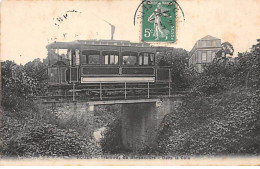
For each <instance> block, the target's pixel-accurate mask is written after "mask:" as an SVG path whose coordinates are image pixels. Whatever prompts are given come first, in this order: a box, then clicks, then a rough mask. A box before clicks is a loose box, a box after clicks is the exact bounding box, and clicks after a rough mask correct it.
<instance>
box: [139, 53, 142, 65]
mask: <svg viewBox="0 0 260 169" xmlns="http://www.w3.org/2000/svg"><path fill="white" fill-rule="evenodd" d="M139 65H143V56H142V55H140V56H139Z"/></svg>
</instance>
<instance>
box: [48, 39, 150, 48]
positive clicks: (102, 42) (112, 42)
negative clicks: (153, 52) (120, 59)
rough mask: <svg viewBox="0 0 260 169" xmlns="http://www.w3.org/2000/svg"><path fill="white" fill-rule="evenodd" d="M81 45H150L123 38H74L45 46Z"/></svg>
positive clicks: (68, 46)
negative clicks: (70, 40) (73, 39)
mask: <svg viewBox="0 0 260 169" xmlns="http://www.w3.org/2000/svg"><path fill="white" fill-rule="evenodd" d="M81 45H83V46H84V45H90V46H131V47H150V44H149V43H145V42H143V43H133V42H130V41H125V40H75V41H72V42H53V43H50V44H48V45H47V46H46V48H54V49H55V48H70V47H72V48H73V47H77V46H81Z"/></svg>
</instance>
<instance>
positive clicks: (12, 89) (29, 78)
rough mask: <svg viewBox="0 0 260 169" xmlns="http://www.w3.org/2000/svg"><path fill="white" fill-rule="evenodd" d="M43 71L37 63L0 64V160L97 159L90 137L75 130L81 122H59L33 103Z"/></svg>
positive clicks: (98, 151) (48, 112)
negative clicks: (38, 158) (40, 158)
mask: <svg viewBox="0 0 260 169" xmlns="http://www.w3.org/2000/svg"><path fill="white" fill-rule="evenodd" d="M44 67H45V66H44V65H43V64H42V63H41V62H40V61H39V60H35V61H33V62H29V63H28V64H26V65H25V66H22V65H16V64H15V63H14V62H11V61H6V62H2V64H1V73H2V74H1V75H2V76H1V80H2V86H1V87H2V90H1V91H2V93H1V94H2V102H1V108H2V110H1V129H0V138H1V145H0V152H1V156H2V157H7V158H8V157H40V156H43V157H48V156H52V157H53V156H55V157H77V158H85V157H88V156H91V157H95V156H97V155H100V154H101V150H100V149H99V148H98V147H97V146H96V145H95V143H94V140H93V138H92V136H87V135H86V134H85V133H83V132H82V128H79V127H75V125H78V124H80V125H82V123H85V122H84V121H82V120H83V119H80V121H79V120H78V118H77V119H73V118H71V119H68V120H62V119H61V118H59V117H57V116H56V114H55V113H53V112H50V111H48V110H47V109H42V107H39V105H37V103H36V102H35V96H36V95H37V94H39V93H41V92H44V87H43V86H44V84H45V78H44V76H45V75H44V74H41V73H42V72H43V73H44V70H43V69H44ZM39 73H40V74H39ZM73 120H74V121H73ZM70 122H75V123H73V125H71V123H70Z"/></svg>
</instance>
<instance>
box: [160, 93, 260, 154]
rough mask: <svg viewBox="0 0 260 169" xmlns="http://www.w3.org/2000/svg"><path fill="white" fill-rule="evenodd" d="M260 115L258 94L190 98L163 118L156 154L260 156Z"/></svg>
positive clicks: (259, 96)
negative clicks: (175, 110)
mask: <svg viewBox="0 0 260 169" xmlns="http://www.w3.org/2000/svg"><path fill="white" fill-rule="evenodd" d="M238 91H239V92H240V93H239V92H238ZM259 112H260V92H259V91H258V92H256V91H247V90H245V91H242V90H241V88H238V89H233V90H232V91H230V92H225V93H224V92H223V93H221V94H218V95H214V96H210V97H202V96H190V97H189V98H187V100H186V101H185V104H184V105H183V106H182V107H181V108H180V109H179V110H178V111H177V112H176V113H171V114H168V115H167V116H166V117H165V118H164V120H163V122H162V126H161V130H160V131H159V135H158V137H157V143H158V144H157V151H159V152H160V153H162V154H174V155H184V154H185V155H242V154H244V155H245V154H250V155H259V154H260V132H259V131H260V122H259V117H260V114H259Z"/></svg>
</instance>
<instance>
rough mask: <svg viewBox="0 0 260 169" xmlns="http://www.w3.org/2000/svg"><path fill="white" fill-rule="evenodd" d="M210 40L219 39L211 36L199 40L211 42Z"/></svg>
mask: <svg viewBox="0 0 260 169" xmlns="http://www.w3.org/2000/svg"><path fill="white" fill-rule="evenodd" d="M212 39H219V38H215V37H213V36H211V35H207V36H204V37H203V38H201V39H200V40H212Z"/></svg>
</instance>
